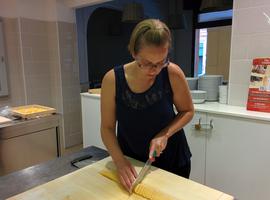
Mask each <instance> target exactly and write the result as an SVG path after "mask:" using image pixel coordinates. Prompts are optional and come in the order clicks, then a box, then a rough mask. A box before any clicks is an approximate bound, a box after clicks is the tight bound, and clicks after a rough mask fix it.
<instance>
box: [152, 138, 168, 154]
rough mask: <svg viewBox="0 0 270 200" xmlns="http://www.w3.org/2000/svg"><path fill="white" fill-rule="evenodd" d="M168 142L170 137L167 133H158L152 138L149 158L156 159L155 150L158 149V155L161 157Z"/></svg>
mask: <svg viewBox="0 0 270 200" xmlns="http://www.w3.org/2000/svg"><path fill="white" fill-rule="evenodd" d="M167 142H168V137H167V136H166V135H157V136H156V137H154V138H153V139H152V140H151V143H150V152H149V158H151V159H154V158H153V155H154V151H156V156H157V157H159V156H160V154H161V153H162V151H163V150H164V149H165V148H166V146H167Z"/></svg>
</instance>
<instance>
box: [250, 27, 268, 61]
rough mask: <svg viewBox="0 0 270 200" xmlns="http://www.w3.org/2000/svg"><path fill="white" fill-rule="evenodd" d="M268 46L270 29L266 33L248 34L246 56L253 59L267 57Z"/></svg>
mask: <svg viewBox="0 0 270 200" xmlns="http://www.w3.org/2000/svg"><path fill="white" fill-rule="evenodd" d="M269 26H270V25H269ZM269 47H270V31H269V32H268V33H266V34H256V35H252V36H250V45H249V48H248V58H249V59H253V58H256V57H269V56H270V48H269Z"/></svg>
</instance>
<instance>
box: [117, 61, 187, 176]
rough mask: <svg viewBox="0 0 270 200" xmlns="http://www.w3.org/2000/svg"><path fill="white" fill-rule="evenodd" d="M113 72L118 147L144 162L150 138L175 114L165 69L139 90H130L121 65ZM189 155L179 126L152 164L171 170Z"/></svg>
mask: <svg viewBox="0 0 270 200" xmlns="http://www.w3.org/2000/svg"><path fill="white" fill-rule="evenodd" d="M114 72H115V81H116V85H115V88H116V119H117V139H118V142H119V145H120V148H121V150H122V151H123V153H124V154H125V155H127V156H130V157H132V158H135V159H137V160H140V161H143V162H145V161H146V160H147V159H148V155H149V147H150V142H151V140H152V139H153V138H154V136H155V135H156V134H158V133H159V132H160V131H161V130H162V129H163V128H165V127H166V126H167V125H168V124H169V123H170V122H171V121H172V120H173V119H174V117H175V113H174V110H173V97H172V89H171V85H170V80H169V76H168V70H167V68H164V69H162V71H161V72H160V73H159V74H158V75H157V77H156V79H155V82H154V83H153V85H152V86H151V87H150V88H149V89H148V90H146V91H145V92H142V93H134V92H132V91H131V89H130V88H129V86H128V83H127V81H126V78H125V72H124V67H123V66H122V65H121V66H117V67H115V68H114ZM190 157H191V153H190V150H189V147H188V144H187V140H186V136H185V133H184V130H183V129H181V130H180V131H178V132H177V133H175V134H174V135H173V136H171V137H170V138H169V140H168V144H167V147H166V149H165V150H164V151H163V153H162V154H161V155H160V157H158V158H156V161H155V162H154V163H153V165H155V166H157V167H159V168H162V169H165V170H167V171H172V172H173V171H175V169H177V168H179V167H182V166H184V165H186V164H187V163H189V162H190Z"/></svg>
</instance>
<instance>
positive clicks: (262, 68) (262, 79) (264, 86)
mask: <svg viewBox="0 0 270 200" xmlns="http://www.w3.org/2000/svg"><path fill="white" fill-rule="evenodd" d="M247 110H253V111H260V112H270V58H255V59H253V63H252V68H251V75H250V84H249V91H248V100H247Z"/></svg>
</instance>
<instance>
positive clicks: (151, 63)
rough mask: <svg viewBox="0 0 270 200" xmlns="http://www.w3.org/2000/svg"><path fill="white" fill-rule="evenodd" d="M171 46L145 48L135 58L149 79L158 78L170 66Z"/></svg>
mask: <svg viewBox="0 0 270 200" xmlns="http://www.w3.org/2000/svg"><path fill="white" fill-rule="evenodd" d="M168 51H169V45H168V44H166V45H163V46H154V45H153V46H144V47H142V48H141V49H140V51H139V52H138V53H137V54H136V55H135V56H133V57H134V59H135V60H136V63H137V65H138V67H139V68H140V70H142V72H143V74H144V75H145V76H147V77H149V78H154V77H155V76H157V75H158V74H159V73H160V71H161V70H162V68H164V67H166V66H168V64H169V61H168V58H167V56H168Z"/></svg>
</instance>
